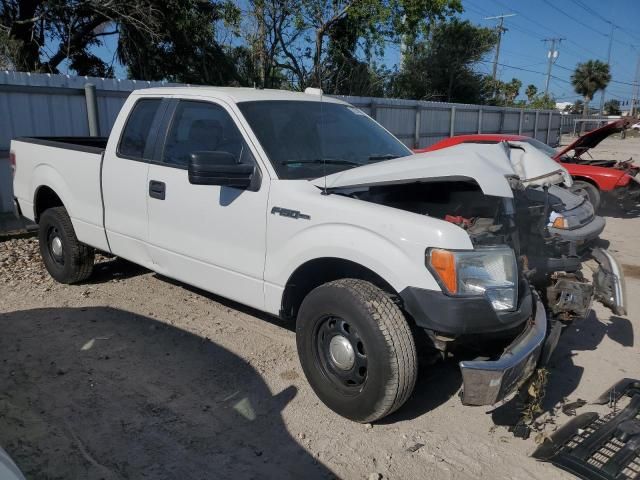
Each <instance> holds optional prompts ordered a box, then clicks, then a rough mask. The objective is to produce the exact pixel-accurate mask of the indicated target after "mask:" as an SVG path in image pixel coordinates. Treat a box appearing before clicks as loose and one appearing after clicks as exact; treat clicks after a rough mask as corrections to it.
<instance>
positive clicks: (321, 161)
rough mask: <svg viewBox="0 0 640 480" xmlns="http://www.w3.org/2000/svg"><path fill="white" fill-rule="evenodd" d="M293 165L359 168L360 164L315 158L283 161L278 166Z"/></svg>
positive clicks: (335, 159)
mask: <svg viewBox="0 0 640 480" xmlns="http://www.w3.org/2000/svg"><path fill="white" fill-rule="evenodd" d="M295 163H313V164H316V165H317V164H320V165H322V164H327V165H356V166H358V167H359V166H361V165H362V164H361V163H358V162H352V161H351V160H339V159H337V158H316V159H314V160H283V161H282V162H280V165H292V164H295Z"/></svg>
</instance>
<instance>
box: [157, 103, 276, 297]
mask: <svg viewBox="0 0 640 480" xmlns="http://www.w3.org/2000/svg"><path fill="white" fill-rule="evenodd" d="M235 115H236V114H235V113H234V112H233V110H232V109H231V108H230V107H228V106H227V105H226V104H224V103H222V102H219V103H217V102H214V101H211V100H207V101H204V100H203V101H201V100H190V99H180V100H173V101H172V104H171V106H170V107H169V110H168V113H167V119H168V121H167V125H166V127H165V133H164V137H165V142H164V146H163V148H161V151H159V152H156V155H157V156H156V161H155V162H154V163H152V164H150V166H149V175H148V179H149V185H148V192H149V198H148V215H149V249H150V251H151V256H152V260H153V262H154V269H155V270H156V271H157V272H160V273H163V274H165V275H167V276H169V277H172V278H176V279H178V280H181V281H184V282H186V283H189V284H191V285H195V286H197V287H200V288H203V289H205V290H207V291H210V292H213V293H216V294H219V295H222V296H224V297H227V298H230V299H233V300H236V301H239V302H241V303H244V304H246V305H250V306H253V307H256V308H263V307H264V291H263V275H264V262H265V228H266V209H267V200H268V194H269V182H268V178H265V177H264V175H262V174H261V172H260V167H259V165H258V163H257V162H256V160H255V156H254V155H255V153H254V152H253V150H252V147H251V146H250V145H249V143H248V142H247V141H246V140H245V138H244V136H243V134H242V127H240V126H239V123H238V122H237V119H236V116H235ZM169 118H170V119H169ZM195 152H224V153H228V154H230V156H229V157H228V158H231V157H232V158H233V161H234V162H236V163H245V164H250V165H254V166H255V168H256V170H255V172H256V173H257V174H258V175H262V177H261V181H260V182H258V184H257V185H256V186H255V188H253V189H252V190H242V189H237V188H233V187H224V186H222V187H221V186H217V185H193V184H191V183H189V178H188V171H187V167H188V163H189V159H190V157H191V154H192V153H195ZM212 161H213V160H212Z"/></svg>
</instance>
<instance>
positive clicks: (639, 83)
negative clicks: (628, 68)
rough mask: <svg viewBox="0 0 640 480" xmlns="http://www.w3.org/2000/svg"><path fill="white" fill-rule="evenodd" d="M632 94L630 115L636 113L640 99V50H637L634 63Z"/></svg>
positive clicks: (633, 115)
mask: <svg viewBox="0 0 640 480" xmlns="http://www.w3.org/2000/svg"><path fill="white" fill-rule="evenodd" d="M633 83H634V85H633V96H632V97H631V114H630V115H631V116H632V117H635V116H636V113H638V102H639V101H640V98H639V97H640V52H638V63H637V64H636V78H635V81H634V82H633Z"/></svg>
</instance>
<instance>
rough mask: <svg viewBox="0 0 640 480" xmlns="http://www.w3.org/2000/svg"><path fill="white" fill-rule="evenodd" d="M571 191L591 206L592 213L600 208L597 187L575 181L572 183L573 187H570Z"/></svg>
mask: <svg viewBox="0 0 640 480" xmlns="http://www.w3.org/2000/svg"><path fill="white" fill-rule="evenodd" d="M571 191H572V192H573V193H575V194H576V195H582V196H584V197H585V198H586V199H587V200H589V202H591V205H593V210H594V212H597V211H598V208H600V202H601V199H600V190H598V187H596V186H594V185H593V184H591V183H589V182H583V181H582V180H576V181H574V182H573V186H572V187H571Z"/></svg>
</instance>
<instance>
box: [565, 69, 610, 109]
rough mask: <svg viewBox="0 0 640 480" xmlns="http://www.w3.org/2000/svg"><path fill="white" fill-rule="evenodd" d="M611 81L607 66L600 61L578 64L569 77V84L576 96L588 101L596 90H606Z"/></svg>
mask: <svg viewBox="0 0 640 480" xmlns="http://www.w3.org/2000/svg"><path fill="white" fill-rule="evenodd" d="M610 81H611V74H610V73H609V65H607V64H606V63H604V62H601V61H600V60H589V61H587V62H584V63H579V64H578V66H577V67H576V70H575V72H573V75H571V83H572V84H573V87H574V89H575V91H576V93H577V94H579V95H582V96H583V97H584V99H585V101H590V100H591V99H593V96H594V95H595V93H596V92H597V91H598V90H602V89H603V88H606V87H607V85H608V84H609V82H610Z"/></svg>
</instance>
